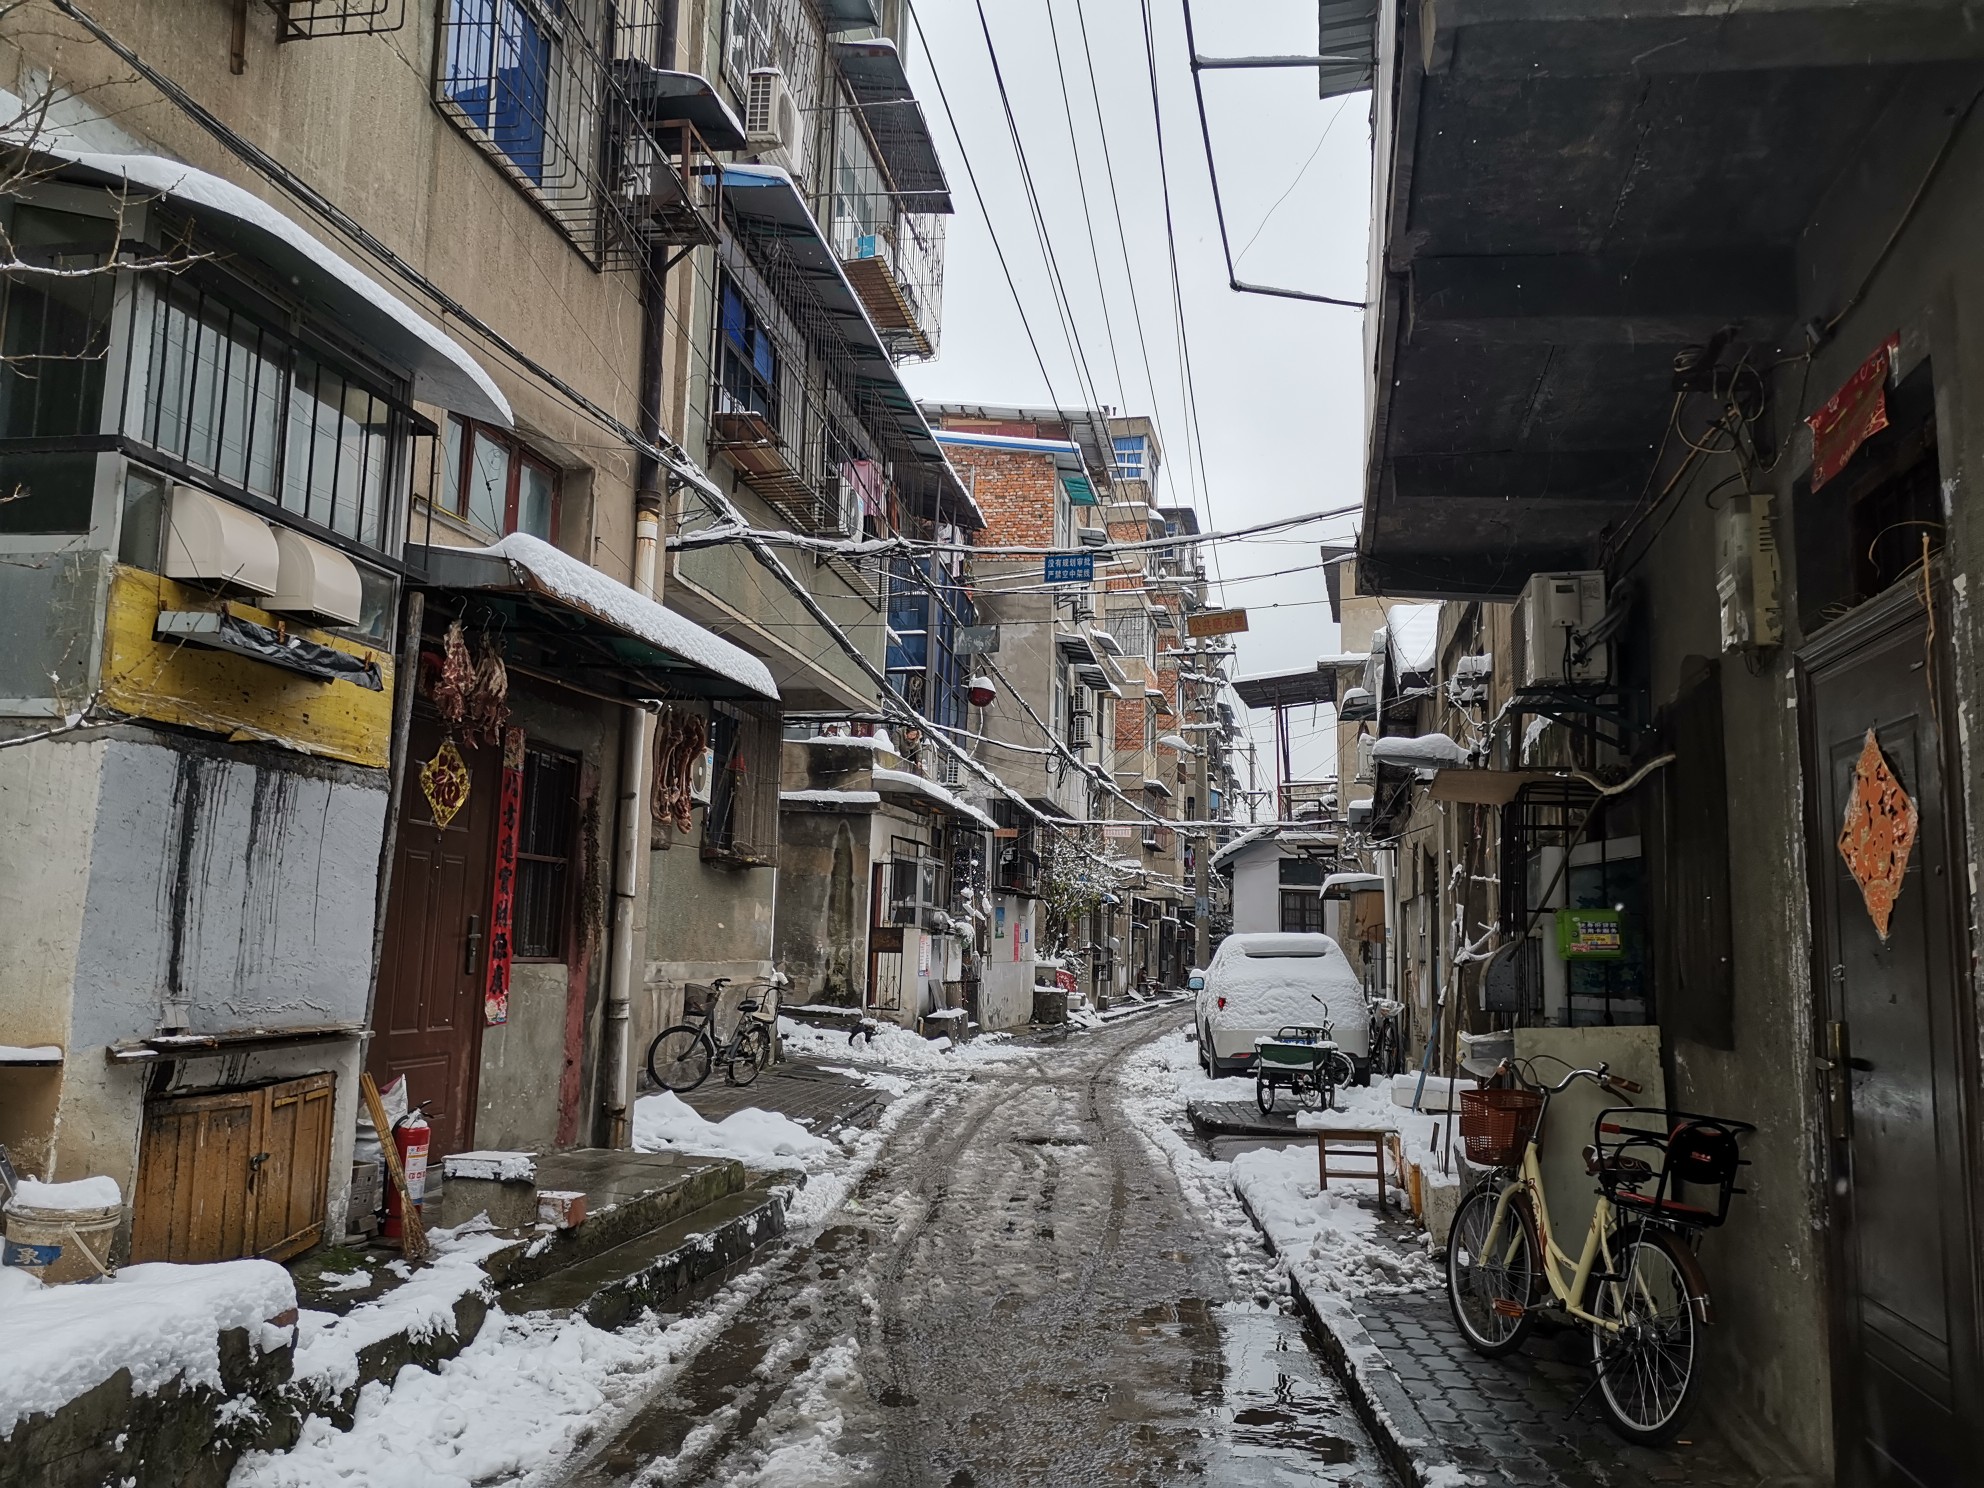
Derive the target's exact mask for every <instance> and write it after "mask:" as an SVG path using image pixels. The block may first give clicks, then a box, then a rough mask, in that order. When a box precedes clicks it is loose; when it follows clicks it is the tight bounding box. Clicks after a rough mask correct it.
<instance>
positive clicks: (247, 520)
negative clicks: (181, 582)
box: [164, 486, 282, 596]
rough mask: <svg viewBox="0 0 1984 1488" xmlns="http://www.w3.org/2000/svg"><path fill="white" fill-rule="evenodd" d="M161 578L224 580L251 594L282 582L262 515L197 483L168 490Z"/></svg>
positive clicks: (271, 589) (278, 556)
mask: <svg viewBox="0 0 1984 1488" xmlns="http://www.w3.org/2000/svg"><path fill="white" fill-rule="evenodd" d="M164 568H165V576H166V577H167V578H168V579H191V580H193V581H194V582H196V583H201V584H224V585H226V586H227V587H229V588H231V589H238V590H245V591H247V592H248V593H250V594H254V595H258V596H259V595H269V594H274V593H275V592H276V590H277V589H278V588H279V587H280V586H281V582H282V580H281V573H282V557H281V554H280V551H279V550H278V548H277V547H276V535H275V533H274V531H273V530H271V528H270V527H269V524H268V523H267V522H264V521H263V520H262V519H261V518H260V517H258V516H256V515H255V514H254V513H253V512H250V511H245V510H243V509H242V508H241V507H238V506H236V505H234V504H233V503H232V502H229V501H223V500H221V499H220V497H218V496H215V495H213V494H212V493H211V492H207V491H202V490H201V489H200V488H199V487H198V486H174V487H173V488H172V518H171V522H170V525H169V526H168V528H167V531H166V535H165V564H164Z"/></svg>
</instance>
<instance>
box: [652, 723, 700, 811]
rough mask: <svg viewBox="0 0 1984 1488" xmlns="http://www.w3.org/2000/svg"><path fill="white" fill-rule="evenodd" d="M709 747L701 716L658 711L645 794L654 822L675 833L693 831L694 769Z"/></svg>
mask: <svg viewBox="0 0 1984 1488" xmlns="http://www.w3.org/2000/svg"><path fill="white" fill-rule="evenodd" d="M708 747H709V726H708V725H707V724H706V723H705V722H704V721H703V717H702V715H701V714H699V713H678V712H676V711H675V709H673V708H664V709H662V710H661V714H660V716H659V717H658V718H656V720H655V730H654V780H653V784H652V788H651V789H650V790H649V792H648V809H649V810H650V811H652V812H653V813H654V819H655V820H656V821H658V822H665V823H667V824H668V825H670V826H672V827H674V828H675V830H676V831H678V832H689V831H692V830H694V828H695V818H694V816H693V815H692V814H691V813H692V812H693V810H694V807H695V796H694V793H693V785H694V781H695V774H696V766H697V765H698V764H699V763H700V762H701V760H702V757H703V752H704V750H706V749H707V748H708Z"/></svg>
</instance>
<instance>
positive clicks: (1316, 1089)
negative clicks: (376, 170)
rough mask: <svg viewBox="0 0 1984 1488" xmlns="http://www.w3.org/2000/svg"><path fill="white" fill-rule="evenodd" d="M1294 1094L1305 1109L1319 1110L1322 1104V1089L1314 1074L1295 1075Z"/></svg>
mask: <svg viewBox="0 0 1984 1488" xmlns="http://www.w3.org/2000/svg"><path fill="white" fill-rule="evenodd" d="M1295 1095H1296V1098H1297V1099H1298V1100H1300V1101H1301V1103H1302V1109H1303V1110H1305V1111H1320V1110H1321V1109H1322V1106H1323V1089H1322V1086H1321V1085H1320V1084H1318V1083H1317V1081H1316V1079H1315V1077H1314V1076H1307V1077H1304V1076H1297V1077H1296V1081H1295Z"/></svg>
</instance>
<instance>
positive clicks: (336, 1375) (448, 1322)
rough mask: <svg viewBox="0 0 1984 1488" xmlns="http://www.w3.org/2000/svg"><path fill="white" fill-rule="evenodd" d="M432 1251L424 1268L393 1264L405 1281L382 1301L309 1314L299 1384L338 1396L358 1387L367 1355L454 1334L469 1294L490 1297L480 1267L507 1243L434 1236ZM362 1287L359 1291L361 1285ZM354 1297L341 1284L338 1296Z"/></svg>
mask: <svg viewBox="0 0 1984 1488" xmlns="http://www.w3.org/2000/svg"><path fill="white" fill-rule="evenodd" d="M427 1235H428V1239H429V1240H430V1241H431V1242H432V1245H433V1249H432V1251H431V1252H430V1254H429V1257H428V1262H427V1264H426V1265H424V1266H419V1267H410V1266H408V1265H407V1263H406V1262H405V1261H389V1262H387V1265H388V1266H389V1267H390V1268H391V1269H393V1270H395V1271H397V1272H399V1273H400V1274H401V1275H403V1276H405V1278H406V1280H405V1281H403V1282H402V1283H401V1284H400V1285H398V1286H396V1287H394V1288H393V1289H392V1290H391V1291H389V1292H387V1293H385V1294H384V1295H383V1296H380V1297H377V1298H374V1299H373V1300H372V1301H370V1302H361V1303H360V1304H359V1305H358V1306H356V1307H354V1308H352V1309H351V1311H350V1312H348V1313H345V1314H344V1315H343V1316H339V1315H338V1314H337V1313H334V1312H316V1311H312V1310H309V1309H306V1310H305V1311H304V1312H302V1313H301V1314H300V1315H299V1316H298V1318H297V1324H296V1361H295V1371H296V1379H297V1380H298V1381H299V1382H301V1383H304V1384H311V1385H316V1386H318V1387H319V1388H320V1389H321V1390H322V1392H323V1393H325V1394H327V1395H337V1394H340V1393H342V1392H343V1391H345V1390H348V1389H350V1388H351V1387H352V1386H353V1385H355V1384H357V1383H358V1353H359V1350H360V1349H363V1348H366V1347H368V1346H370V1345H371V1344H374V1343H377V1342H378V1341H379V1340H380V1339H382V1338H390V1337H392V1336H393V1335H394V1334H396V1333H405V1334H406V1335H407V1336H408V1337H409V1338H412V1339H414V1340H415V1341H416V1342H418V1341H422V1340H425V1339H429V1338H433V1337H435V1336H436V1335H437V1334H441V1333H452V1332H454V1331H455V1304H456V1303H457V1302H458V1301H460V1300H461V1298H462V1297H463V1296H464V1295H466V1294H467V1293H470V1292H482V1293H484V1294H485V1295H487V1294H488V1292H489V1278H488V1276H487V1275H485V1274H484V1272H483V1269H482V1265H481V1261H482V1258H483V1257H484V1256H486V1255H488V1254H489V1253H490V1252H491V1251H493V1250H500V1249H501V1248H502V1247H503V1246H504V1245H506V1244H508V1243H509V1242H508V1240H506V1239H505V1238H504V1237H502V1236H500V1235H495V1234H491V1233H489V1232H488V1231H487V1230H486V1229H474V1228H472V1227H471V1225H463V1226H461V1227H460V1229H458V1230H429V1231H428V1232H427ZM362 1284H363V1283H359V1284H358V1285H362ZM347 1289H350V1290H355V1289H356V1286H355V1285H353V1284H350V1283H341V1284H340V1285H339V1288H338V1290H340V1291H343V1290H347Z"/></svg>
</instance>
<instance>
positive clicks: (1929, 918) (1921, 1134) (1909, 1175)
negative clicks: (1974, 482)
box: [1802, 589, 1984, 1488]
mask: <svg viewBox="0 0 1984 1488" xmlns="http://www.w3.org/2000/svg"><path fill="white" fill-rule="evenodd" d="M1944 613H1945V614H1947V613H1948V612H1947V611H1946V610H1945V611H1944ZM1946 658H1947V652H1946V651H1945V652H1942V653H1941V654H1940V655H1938V656H1937V657H1935V658H1934V659H1933V660H1932V658H1931V654H1930V645H1929V640H1928V630H1927V627H1926V625H1925V614H1924V611H1923V607H1922V602H1921V596H1920V591H1919V589H1916V590H1915V591H1914V592H1908V591H1907V590H1906V589H1904V590H1903V591H1902V592H1899V593H1893V594H1890V595H1888V596H1886V597H1885V598H1883V599H1880V600H1876V601H1873V602H1871V603H1869V604H1868V605H1866V606H1865V607H1864V613H1861V614H1857V615H1855V616H1852V617H1850V618H1848V619H1846V620H1843V621H1841V622H1839V624H1838V627H1837V628H1836V629H1835V630H1833V631H1829V632H1828V633H1827V634H1825V635H1824V636H1823V637H1822V638H1821V640H1820V642H1819V643H1818V644H1817V645H1815V646H1814V647H1811V648H1808V650H1807V652H1806V654H1805V656H1804V657H1803V658H1802V660H1803V662H1804V664H1805V668H1806V676H1805V680H1806V697H1805V707H1806V710H1807V711H1806V724H1807V734H1806V738H1807V746H1806V747H1807V762H1806V770H1807V796H1808V802H1809V809H1810V812H1811V823H1810V836H1811V844H1810V849H1809V851H1810V860H1809V861H1810V873H1811V875H1812V881H1813V885H1814V900H1815V909H1816V913H1817V932H1818V945H1817V956H1816V958H1815V959H1816V965H1815V967H1814V971H1815V973H1816V975H1817V978H1818V980H1819V984H1820V985H1819V1006H1820V1019H1821V1038H1820V1044H1821V1048H1820V1051H1819V1053H1820V1057H1821V1060H1822V1062H1829V1063H1834V1064H1839V1063H1841V1061H1838V1060H1836V1059H1835V1058H1834V1056H1835V1055H1836V1054H1843V1055H1844V1056H1845V1060H1844V1061H1843V1063H1844V1067H1838V1068H1833V1069H1830V1070H1828V1071H1827V1073H1826V1075H1825V1078H1826V1080H1827V1081H1828V1097H1829V1102H1830V1104H1829V1107H1828V1112H1827V1115H1828V1126H1829V1130H1828V1143H1827V1145H1828V1157H1829V1163H1830V1174H1829V1176H1830V1179H1831V1181H1830V1183H1829V1184H1828V1194H1827V1202H1828V1209H1829V1214H1828V1217H1829V1221H1830V1223H1829V1230H1830V1235H1829V1239H1830V1243H1831V1263H1832V1267H1833V1284H1832V1288H1831V1292H1832V1297H1833V1305H1834V1344H1835V1347H1834V1358H1833V1371H1832V1372H1833V1380H1834V1396H1835V1399H1834V1405H1835V1416H1836V1422H1837V1442H1838V1454H1839V1461H1838V1481H1839V1482H1840V1484H1842V1485H1844V1488H1873V1485H1879V1488H1888V1485H1922V1488H1930V1485H1938V1488H1940V1485H1944V1484H1949V1483H1955V1482H1959V1481H1965V1480H1967V1479H1968V1477H1969V1474H1970V1473H1971V1472H1972V1471H1973V1470H1974V1468H1975V1464H1976V1462H1977V1459H1978V1454H1979V1452H1980V1451H1981V1450H1984V1431H1980V1428H1979V1417H1978V1412H1977V1401H1978V1400H1979V1398H1980V1396H1979V1389H1980V1386H1984V1379H1980V1372H1979V1358H1978V1342H1979V1339H1978V1333H1979V1327H1978V1323H1979V1301H1978V1299H1979V1279H1978V1274H1977V1273H1978V1265H1979V1256H1978V1242H1979V1239H1980V1231H1979V1227H1978V1224H1977V1219H1976V1198H1977V1185H1976V1182H1975V1178H1974V1169H1973V1152H1974V1147H1973V1138H1972V1135H1971V1129H1972V1123H1973V1121H1974V1120H1975V1119H1976V1116H1977V1111H1976V1108H1975V1106H1974V1104H1973V1102H1974V1096H1973V1095H1972V1092H1974V1091H1975V1089H1976V1058H1975V1055H1974V1053H1973V1052H1972V1051H1974V1049H1975V1042H1974V1039H1973V1036H1972V1023H1973V1020H1972V1019H1971V1018H1970V1016H1969V1015H1968V1013H1967V1011H1966V1004H1967V1001H1968V999H1967V997H1966V996H1965V995H1964V987H1965V973H1966V968H1967V966H1968V963H1969V955H1968V951H1967V948H1966V936H1965V932H1964V926H1965V924H1966V923H1967V917H1968V912H1969V911H1968V901H1967V894H1966V891H1965V888H1964V884H1963V877H1964V870H1963V867H1962V862H1961V858H1960V857H1959V856H1956V854H1957V853H1958V848H1957V844H1958V843H1960V842H1961V840H1962V838H1961V823H1960V816H1959V813H1960V810H1961V802H1960V800H1952V799H1951V796H1950V793H1949V791H1948V790H1947V785H1948V780H1949V778H1950V772H1949V766H1948V761H1950V760H1952V759H1953V758H1955V755H1954V752H1953V751H1954V745H1953V743H1952V741H1951V739H1950V737H1949V735H1948V733H1947V732H1946V731H1945V730H1943V729H1942V728H1941V727H1940V725H1939V722H1938V716H1937V705H1936V704H1935V703H1933V702H1932V699H1931V689H1932V678H1933V676H1934V675H1935V673H1936V672H1937V671H1938V670H1940V672H1941V674H1942V675H1944V676H1947V675H1948V662H1947V659H1946ZM1941 711H1942V716H1943V717H1945V718H1947V717H1948V716H1949V707H1948V705H1947V704H1943V705H1942V710H1941ZM1869 729H1872V730H1873V731H1874V733H1875V736H1876V738H1877V740H1878V742H1879V745H1880V748H1881V751H1882V753H1883V754H1884V755H1885V757H1886V760H1887V762H1888V767H1889V769H1890V770H1891V771H1892V773H1893V775H1894V776H1895V777H1896V778H1897V779H1898V780H1899V782H1900V785H1901V787H1902V789H1903V790H1905V791H1906V792H1907V794H1908V797H1909V798H1910V799H1911V800H1912V801H1913V802H1914V806H1915V810H1916V813H1917V817H1918V822H1919V829H1918V837H1917V840H1916V842H1915V844H1914V848H1913V851H1912V853H1911V854H1910V856H1909V859H1908V862H1907V867H1906V871H1905V873H1904V874H1903V876H1902V879H1901V890H1900V894H1899V897H1898V898H1896V899H1895V900H1894V904H1893V910H1892V919H1891V921H1890V923H1889V927H1888V934H1887V937H1886V939H1885V940H1883V938H1882V937H1881V935H1880V934H1879V932H1878V931H1877V929H1876V928H1875V924H1874V920H1873V917H1872V915H1871V914H1870V912H1869V910H1868V907H1867V904H1866V902H1865V900H1864V898H1863V895H1862V891H1861V887H1860V885H1859V883H1858V882H1856V880H1855V878H1854V877H1853V876H1852V874H1851V873H1850V872H1849V871H1848V867H1847V864H1846V861H1845V860H1844V859H1843V857H1842V856H1841V853H1840V850H1839V846H1838V842H1839V837H1840V831H1841V827H1842V825H1843V824H1844V822H1845V820H1846V815H1847V809H1848V804H1849V800H1850V797H1851V792H1852V791H1853V790H1854V787H1855V780H1856V765H1857V763H1858V762H1859V760H1860V758H1861V754H1862V750H1863V749H1864V747H1865V742H1866V737H1867V732H1868V730H1869Z"/></svg>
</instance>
